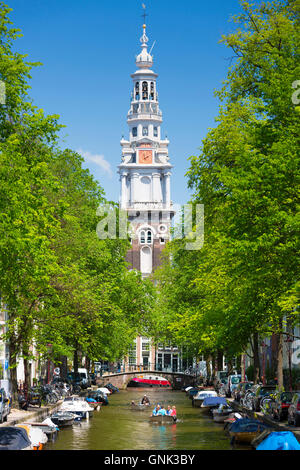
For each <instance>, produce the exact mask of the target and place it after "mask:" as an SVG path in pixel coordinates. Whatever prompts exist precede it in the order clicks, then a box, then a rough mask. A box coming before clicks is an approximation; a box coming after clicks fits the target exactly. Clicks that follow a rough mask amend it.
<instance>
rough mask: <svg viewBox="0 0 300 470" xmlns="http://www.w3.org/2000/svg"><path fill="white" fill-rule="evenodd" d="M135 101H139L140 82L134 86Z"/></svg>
mask: <svg viewBox="0 0 300 470" xmlns="http://www.w3.org/2000/svg"><path fill="white" fill-rule="evenodd" d="M135 99H136V100H139V99H140V82H136V84H135Z"/></svg>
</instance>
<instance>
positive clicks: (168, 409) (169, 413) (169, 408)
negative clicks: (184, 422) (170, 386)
mask: <svg viewBox="0 0 300 470" xmlns="http://www.w3.org/2000/svg"><path fill="white" fill-rule="evenodd" d="M171 412H172V408H171V407H170V405H168V408H167V411H166V414H167V415H168V416H171Z"/></svg>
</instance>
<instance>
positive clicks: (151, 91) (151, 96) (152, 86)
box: [150, 82, 154, 100]
mask: <svg viewBox="0 0 300 470" xmlns="http://www.w3.org/2000/svg"><path fill="white" fill-rule="evenodd" d="M150 100H154V83H153V82H151V83H150Z"/></svg>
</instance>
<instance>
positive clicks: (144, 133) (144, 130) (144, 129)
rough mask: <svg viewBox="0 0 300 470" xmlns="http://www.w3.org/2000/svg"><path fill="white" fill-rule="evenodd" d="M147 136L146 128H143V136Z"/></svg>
mask: <svg viewBox="0 0 300 470" xmlns="http://www.w3.org/2000/svg"><path fill="white" fill-rule="evenodd" d="M145 135H148V126H144V127H143V136H145Z"/></svg>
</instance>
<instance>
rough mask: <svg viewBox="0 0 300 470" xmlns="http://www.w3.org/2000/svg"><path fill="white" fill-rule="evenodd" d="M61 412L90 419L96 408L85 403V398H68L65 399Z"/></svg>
mask: <svg viewBox="0 0 300 470" xmlns="http://www.w3.org/2000/svg"><path fill="white" fill-rule="evenodd" d="M60 409H61V411H69V412H70V413H74V414H76V415H78V416H80V417H81V419H89V418H90V417H91V416H92V415H93V412H94V408H92V407H91V406H89V404H88V403H87V402H86V401H85V399H84V397H83V398H80V397H68V398H65V399H64V401H63V403H62V405H61V408H60Z"/></svg>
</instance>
